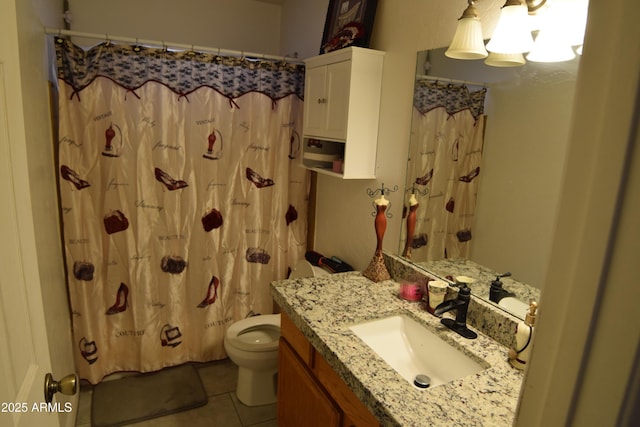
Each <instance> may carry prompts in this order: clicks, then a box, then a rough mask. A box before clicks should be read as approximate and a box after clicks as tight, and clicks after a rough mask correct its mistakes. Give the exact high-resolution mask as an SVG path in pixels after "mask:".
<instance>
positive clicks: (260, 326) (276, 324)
mask: <svg viewBox="0 0 640 427" xmlns="http://www.w3.org/2000/svg"><path fill="white" fill-rule="evenodd" d="M226 338H227V341H228V343H229V344H231V345H232V346H233V347H235V348H237V349H239V350H244V351H251V352H264V351H275V350H277V349H278V340H279V339H280V315H279V314H263V315H259V316H253V317H249V318H246V319H243V320H239V321H237V322H235V323H233V324H232V325H231V326H230V327H229V329H228V330H227V334H226Z"/></svg>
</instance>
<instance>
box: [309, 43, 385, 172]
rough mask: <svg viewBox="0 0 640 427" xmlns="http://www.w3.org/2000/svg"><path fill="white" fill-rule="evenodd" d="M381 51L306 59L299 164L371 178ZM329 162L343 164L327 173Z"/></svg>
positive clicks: (336, 53)
mask: <svg viewBox="0 0 640 427" xmlns="http://www.w3.org/2000/svg"><path fill="white" fill-rule="evenodd" d="M383 57H384V52H380V51H377V50H372V49H364V48H360V47H347V48H344V49H340V50H337V51H334V52H330V53H327V54H324V55H319V56H315V57H313V58H309V59H306V60H305V66H306V73H305V92H304V99H305V102H304V118H303V126H302V127H303V129H302V133H303V144H302V165H303V166H304V167H306V168H308V169H311V170H315V171H317V172H320V173H323V174H329V175H334V176H337V177H340V178H343V179H373V178H375V163H376V151H377V146H378V119H379V115H380V96H381V91H382V65H383ZM331 158H341V159H343V170H342V171H341V172H334V171H333V170H332V162H331Z"/></svg>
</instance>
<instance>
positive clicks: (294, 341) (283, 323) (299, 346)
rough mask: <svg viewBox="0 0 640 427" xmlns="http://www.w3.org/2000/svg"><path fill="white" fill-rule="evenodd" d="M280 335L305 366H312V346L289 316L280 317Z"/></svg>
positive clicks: (282, 315)
mask: <svg viewBox="0 0 640 427" xmlns="http://www.w3.org/2000/svg"><path fill="white" fill-rule="evenodd" d="M280 335H281V336H282V337H283V338H284V339H286V340H287V342H288V343H289V344H290V345H291V347H293V349H294V350H295V351H296V353H298V356H300V358H301V359H302V360H303V361H304V363H306V364H307V366H311V365H312V362H313V359H312V357H313V346H312V345H311V343H310V342H309V340H307V337H305V336H304V334H303V333H302V332H300V329H298V327H297V326H296V325H295V324H294V323H293V321H292V320H291V319H290V318H289V316H287V315H286V314H284V313H282V314H281V315H280Z"/></svg>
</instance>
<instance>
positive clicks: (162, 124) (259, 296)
mask: <svg viewBox="0 0 640 427" xmlns="http://www.w3.org/2000/svg"><path fill="white" fill-rule="evenodd" d="M55 44H56V55H57V67H58V68H57V72H58V86H59V105H58V107H59V129H60V130H59V144H58V152H59V165H58V167H59V173H60V178H61V179H60V194H61V208H62V218H63V234H64V245H65V252H66V264H67V266H68V271H69V275H68V288H69V295H70V303H71V309H72V315H73V334H74V338H75V340H76V342H77V343H78V345H77V348H76V353H75V354H76V365H77V371H78V373H79V375H80V377H81V378H85V379H87V380H88V381H90V382H91V383H94V384H95V383H97V382H99V381H100V380H101V379H102V378H103V377H104V376H105V375H108V374H110V373H112V372H116V371H125V370H126V371H139V372H148V371H154V370H158V369H161V368H163V367H166V366H171V365H176V364H180V363H184V362H187V361H209V360H216V359H221V358H224V357H226V353H225V351H224V346H223V338H224V334H225V332H226V329H227V328H228V326H229V325H230V324H231V323H232V322H234V321H236V320H238V319H241V318H244V317H246V316H248V315H250V314H253V313H271V312H272V299H271V295H270V291H269V283H270V282H271V281H273V280H278V279H283V278H285V277H286V274H287V271H288V268H289V267H290V266H292V265H293V264H294V262H295V261H296V260H297V259H299V258H301V257H302V256H303V254H304V251H305V248H306V236H307V228H306V227H307V225H306V218H307V201H308V194H309V175H308V172H307V171H306V170H305V169H303V168H300V167H299V166H298V165H297V160H296V159H297V157H298V155H299V151H300V144H301V141H300V136H299V135H300V127H301V125H302V120H301V118H302V102H303V101H302V93H303V84H304V68H303V67H302V66H301V65H294V64H286V63H277V62H268V61H252V60H249V59H244V58H230V57H221V56H218V55H208V54H204V53H194V52H169V51H167V50H162V49H151V48H141V47H137V46H117V45H114V44H111V43H103V44H100V45H98V46H95V47H93V48H91V49H89V50H87V51H85V50H83V49H81V48H79V47H77V46H75V45H73V44H72V43H71V42H70V41H68V40H64V39H61V38H56V43H55Z"/></svg>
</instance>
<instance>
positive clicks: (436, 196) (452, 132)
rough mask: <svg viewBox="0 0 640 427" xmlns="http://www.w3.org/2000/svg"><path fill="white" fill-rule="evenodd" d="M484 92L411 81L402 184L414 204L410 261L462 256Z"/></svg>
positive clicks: (477, 160)
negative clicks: (406, 157)
mask: <svg viewBox="0 0 640 427" xmlns="http://www.w3.org/2000/svg"><path fill="white" fill-rule="evenodd" d="M486 91H487V90H486V88H482V89H480V90H476V91H469V89H468V88H467V86H466V85H459V84H452V83H441V82H437V81H436V82H431V81H424V80H423V81H418V82H416V87H415V91H414V105H413V107H414V108H413V119H412V129H411V144H410V148H409V162H408V168H407V188H412V189H413V190H414V194H415V195H416V198H417V200H418V203H419V206H418V208H417V210H416V226H415V232H414V239H413V243H412V245H411V250H410V256H411V259H412V260H413V261H416V262H420V261H430V260H438V259H443V258H466V257H468V253H469V249H470V247H469V245H470V241H471V240H472V238H473V233H472V228H473V221H474V216H475V211H476V198H477V192H478V181H479V179H478V176H479V175H480V161H481V159H482V148H483V142H484V125H485V116H484V99H485V95H486ZM403 236H406V224H403ZM402 246H404V243H402Z"/></svg>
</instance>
